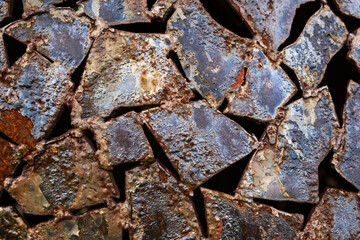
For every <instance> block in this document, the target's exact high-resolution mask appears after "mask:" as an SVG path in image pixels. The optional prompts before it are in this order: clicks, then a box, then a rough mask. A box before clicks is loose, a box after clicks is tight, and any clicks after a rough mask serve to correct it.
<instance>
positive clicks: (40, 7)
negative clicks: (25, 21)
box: [22, 0, 70, 17]
mask: <svg viewBox="0 0 360 240" xmlns="http://www.w3.org/2000/svg"><path fill="white" fill-rule="evenodd" d="M68 1H70V0H22V3H23V10H24V13H23V16H24V17H27V16H30V15H32V14H35V13H39V12H44V11H49V10H50V7H51V5H54V4H61V3H64V2H68Z"/></svg>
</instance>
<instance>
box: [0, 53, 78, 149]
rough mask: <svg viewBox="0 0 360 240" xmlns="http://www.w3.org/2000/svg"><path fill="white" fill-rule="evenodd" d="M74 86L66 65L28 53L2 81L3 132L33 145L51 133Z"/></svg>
mask: <svg viewBox="0 0 360 240" xmlns="http://www.w3.org/2000/svg"><path fill="white" fill-rule="evenodd" d="M72 86H73V84H72V82H71V80H70V74H69V73H68V71H67V70H66V68H64V67H63V66H62V65H59V64H57V63H53V64H52V63H51V62H50V61H48V60H47V59H46V58H44V57H43V56H41V55H40V54H38V53H36V52H27V53H26V54H25V55H24V56H23V57H22V58H21V59H20V60H18V61H17V62H16V63H15V64H14V65H13V66H12V68H11V69H9V70H8V71H7V73H6V76H5V78H4V79H3V80H0V131H2V132H3V133H5V134H6V135H7V136H8V137H10V138H11V139H12V140H13V141H14V142H16V143H17V144H19V145H20V144H25V145H27V146H30V147H34V146H35V144H36V140H41V139H43V138H45V137H47V136H48V135H49V134H50V131H51V129H52V127H54V125H55V122H56V120H57V119H58V116H59V115H60V114H61V111H62V108H63V105H64V104H65V101H66V99H67V97H68V95H69V93H70V91H71V88H72Z"/></svg>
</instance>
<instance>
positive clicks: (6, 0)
mask: <svg viewBox="0 0 360 240" xmlns="http://www.w3.org/2000/svg"><path fill="white" fill-rule="evenodd" d="M12 4H13V0H0V22H2V21H3V20H4V19H5V18H7V17H11V9H12Z"/></svg>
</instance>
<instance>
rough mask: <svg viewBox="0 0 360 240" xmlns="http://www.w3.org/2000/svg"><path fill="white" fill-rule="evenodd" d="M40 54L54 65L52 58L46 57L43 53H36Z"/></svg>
mask: <svg viewBox="0 0 360 240" xmlns="http://www.w3.org/2000/svg"><path fill="white" fill-rule="evenodd" d="M36 52H37V53H38V54H40V55H41V56H43V57H44V58H46V59H47V60H48V61H49V62H51V63H54V60H52V59H51V58H49V57H48V56H46V55H44V54H42V53H41V52H39V51H36Z"/></svg>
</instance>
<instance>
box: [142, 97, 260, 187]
mask: <svg viewBox="0 0 360 240" xmlns="http://www.w3.org/2000/svg"><path fill="white" fill-rule="evenodd" d="M144 115H145V121H146V122H147V124H148V126H149V128H150V131H151V132H152V133H153V134H154V136H155V138H156V140H157V141H158V142H159V143H160V145H161V146H162V148H163V149H164V151H165V153H166V155H167V156H168V158H169V159H170V162H171V163H172V165H173V166H174V168H175V169H176V170H177V171H178V172H179V175H180V177H181V180H182V181H183V183H184V184H185V185H186V186H187V187H188V188H189V189H190V190H192V189H195V188H196V187H197V186H199V185H200V184H202V183H204V182H205V181H206V180H208V179H210V178H211V177H212V176H214V175H215V174H216V173H218V172H220V171H221V170H224V169H225V168H227V167H228V166H230V165H231V164H233V163H235V162H236V161H239V160H241V159H242V158H243V157H245V156H246V155H248V154H249V153H250V152H252V151H253V150H254V149H255V148H256V145H257V140H256V138H255V137H253V136H251V135H250V134H249V133H247V132H246V131H245V130H244V129H243V128H242V127H241V126H239V125H237V124H236V123H235V122H233V121H232V120H230V119H228V118H227V117H225V116H224V115H222V114H221V113H220V112H219V111H217V110H215V109H213V108H211V107H210V106H209V105H208V104H207V103H205V102H204V101H198V102H192V103H189V104H185V105H182V106H176V107H174V108H171V109H167V108H154V109H150V110H148V111H147V112H145V113H144Z"/></svg>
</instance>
